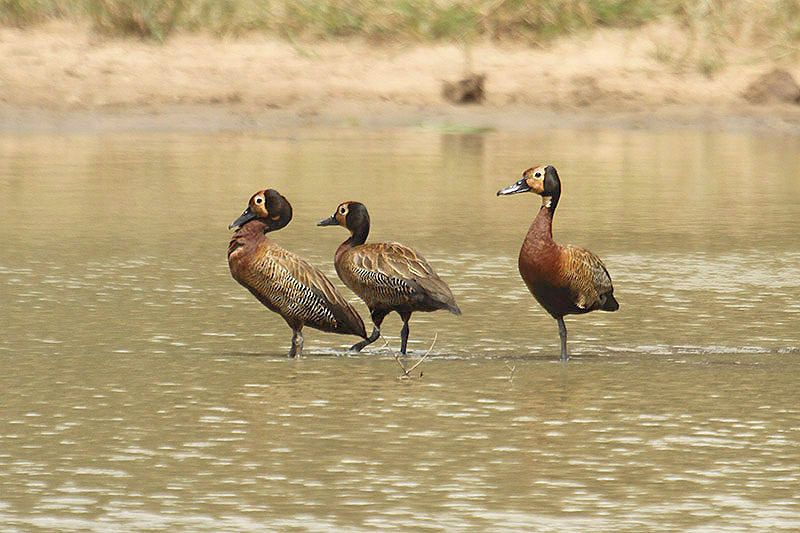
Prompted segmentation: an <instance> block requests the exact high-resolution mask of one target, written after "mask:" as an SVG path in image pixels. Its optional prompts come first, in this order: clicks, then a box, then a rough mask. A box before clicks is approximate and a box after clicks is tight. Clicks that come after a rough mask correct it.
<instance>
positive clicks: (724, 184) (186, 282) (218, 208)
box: [0, 131, 800, 531]
mask: <svg viewBox="0 0 800 533" xmlns="http://www.w3.org/2000/svg"><path fill="white" fill-rule="evenodd" d="M797 142H798V141H797V140H796V139H792V138H778V139H775V138H760V137H748V136H735V135H723V134H705V133H696V132H679V133H658V134H646V133H639V132H608V131H589V132H575V131H551V132H547V135H538V134H523V133H519V132H517V133H514V134H513V135H512V134H506V133H487V134H481V135H439V134H435V133H430V132H426V133H420V132H401V133H397V132H391V133H383V132H344V133H342V132H339V131H337V132H333V133H330V134H329V133H326V132H316V131H301V132H294V135H293V136H287V137H266V136H262V135H248V136H238V135H213V136H212V135H209V136H186V135H180V136H171V135H152V136H135V137H134V136H113V135H112V136H102V137H79V136H74V137H49V136H43V137H3V138H0V219H2V220H3V222H4V228H6V230H5V231H3V232H0V287H2V288H3V290H2V291H0V309H2V318H3V326H2V327H3V329H2V331H3V335H2V337H1V338H0V363H1V364H2V367H3V368H4V370H5V371H4V372H3V373H2V374H1V375H0V386H2V389H0V390H2V391H3V398H4V400H3V416H2V418H0V525H2V529H3V530H9V531H14V530H19V531H28V530H31V529H35V528H39V529H43V530H65V531H87V530H88V531H108V530H130V529H137V530H176V529H177V530H191V531H220V530H225V531H262V530H264V529H265V528H267V529H273V530H292V529H298V530H299V529H302V530H309V529H313V530H330V529H334V528H336V529H343V530H354V531H356V530H357V531H361V530H365V529H368V530H369V529H430V530H465V529H473V530H487V529H500V528H502V529H511V530H514V529H516V530H532V529H536V530H544V531H548V530H597V529H613V530H627V531H641V530H647V529H673V530H681V531H684V530H708V531H711V530H713V531H721V530H737V531H738V530H755V529H769V530H773V531H775V530H787V531H789V530H797V529H798V528H800V512H799V511H798V501H797V495H796V494H795V492H796V491H795V489H794V488H795V487H796V486H797V485H798V482H799V481H800V467H798V465H799V464H800V450H799V449H798V442H800V438H798V437H800V435H798V431H800V415H799V414H798V413H799V411H800V410H799V409H798V407H797V397H796V394H797V392H796V390H797V386H796V379H795V378H794V376H796V375H797V371H798V369H797V366H798V358H797V356H798V353H800V350H799V349H798V333H797V331H798V329H797V317H798V313H800V304H798V302H797V298H796V296H797V294H798V292H799V291H798V289H799V288H800V287H799V286H800V267H799V266H798V265H800V236H798V234H797V232H795V231H794V230H793V228H795V227H797V226H798V225H800V224H799V223H800V212H798V210H797V208H796V205H797V203H798V199H800V183H798V182H797V180H796V179H795V177H796V176H797V175H798V173H800V172H798V171H800V168H798V167H800V161H798V160H797V158H796V157H795V154H796V153H797V148H798V147H797ZM540 163H552V164H554V165H556V166H557V167H558V168H559V171H560V173H561V176H562V181H563V187H564V193H563V196H562V200H561V202H560V204H559V222H558V225H557V227H556V228H555V232H556V235H555V237H556V239H557V240H558V241H559V242H562V243H574V244H577V245H580V246H585V247H587V248H589V249H592V250H593V251H595V252H597V253H598V254H599V255H600V256H601V257H603V259H604V261H605V263H606V264H607V265H608V267H609V269H610V270H611V271H612V272H613V274H614V284H615V289H616V291H615V293H616V294H617V295H618V297H619V300H620V302H621V304H622V308H621V310H620V312H618V313H615V314H614V315H598V316H594V315H587V316H585V317H581V319H580V320H575V321H570V320H569V319H568V320H567V324H568V327H569V328H570V337H571V338H570V348H571V350H572V354H573V356H574V357H575V359H574V360H573V361H571V362H570V363H569V364H568V365H566V366H564V365H561V364H559V363H558V362H557V361H556V360H557V357H558V346H557V333H556V328H555V325H554V324H553V323H552V320H551V319H550V318H549V317H548V316H547V315H545V313H544V312H543V311H541V309H539V308H538V306H537V305H536V303H535V302H534V301H533V299H532V298H531V296H530V295H529V293H528V292H527V289H526V288H525V286H524V284H523V283H522V282H521V280H520V279H519V275H518V273H517V271H516V258H517V253H518V250H519V246H520V244H521V242H522V238H523V237H524V235H525V232H526V230H527V227H528V224H529V223H530V221H531V220H532V219H533V216H534V215H535V212H536V209H538V205H539V202H538V199H537V198H535V197H533V196H532V195H531V196H530V197H526V198H524V200H527V201H524V200H523V199H522V198H521V199H520V200H521V201H519V202H513V204H510V203H507V202H500V201H499V200H497V199H496V198H495V196H494V192H495V191H496V190H497V188H499V186H501V185H503V184H506V183H509V182H511V181H512V180H514V179H516V178H517V177H518V176H519V174H520V172H521V171H522V170H523V169H525V168H527V167H529V166H531V165H533V164H540ZM264 187H274V188H276V189H278V190H279V191H281V192H282V193H283V194H285V195H286V196H287V198H289V200H290V201H291V202H292V204H293V206H294V208H295V218H294V220H293V222H292V223H291V224H290V225H289V226H288V227H287V228H285V229H284V230H282V231H281V232H280V233H276V234H275V235H274V238H275V240H276V242H278V243H279V244H281V245H282V246H284V247H286V248H288V249H290V250H292V251H295V252H297V253H299V254H300V255H303V256H304V257H307V258H308V259H309V260H311V261H312V262H313V263H314V264H316V265H317V266H319V267H320V268H322V269H323V270H324V271H325V272H326V274H328V275H329V277H331V278H332V279H334V280H335V281H336V283H338V279H337V278H336V275H335V272H334V271H333V252H334V250H335V248H336V246H337V245H338V243H339V241H340V240H341V238H340V237H339V235H332V234H330V233H328V232H325V231H324V230H322V229H319V228H317V227H316V226H315V222H316V221H317V220H320V219H321V218H324V217H326V216H328V215H329V214H330V212H331V211H332V209H333V208H334V207H335V206H336V205H337V204H338V203H339V202H341V201H344V200H359V201H362V202H364V203H366V204H367V205H369V206H370V214H371V215H372V218H373V225H374V230H373V233H374V235H373V237H374V239H375V240H381V241H383V240H398V241H401V242H404V243H407V244H409V245H411V246H413V247H416V248H418V249H420V250H424V251H425V255H426V257H427V258H428V259H429V260H430V261H431V263H432V264H433V266H434V268H436V269H437V271H438V272H439V273H440V275H441V276H442V278H443V279H445V280H446V281H447V282H448V283H449V284H450V286H451V288H452V289H453V292H454V293H455V295H456V298H457V299H458V301H459V305H460V306H461V307H462V310H463V311H464V315H463V316H462V317H454V316H450V315H441V316H438V317H430V316H426V315H424V314H420V316H419V318H417V316H416V315H415V325H414V336H413V337H412V339H411V343H410V345H409V348H410V350H411V352H412V354H413V355H412V357H414V356H416V357H418V356H420V355H421V354H423V353H424V352H425V351H426V350H427V349H428V348H429V346H430V343H431V341H432V339H433V337H434V335H438V340H437V342H436V345H435V346H434V347H433V350H432V354H431V356H430V358H429V359H428V360H426V361H425V363H424V364H423V365H422V366H421V367H420V369H422V370H423V372H424V376H423V378H422V379H414V380H404V381H401V380H398V379H396V378H397V376H398V375H399V373H400V369H399V367H398V366H397V364H396V363H395V361H394V360H393V358H392V356H391V355H390V352H389V349H388V348H386V347H380V346H376V347H375V348H369V349H367V351H366V353H364V354H361V355H358V356H351V355H348V354H346V353H345V352H344V351H343V348H345V347H346V345H345V344H344V343H343V341H342V339H341V338H339V337H338V336H335V335H326V334H323V333H319V332H312V331H309V332H308V335H307V336H306V337H307V338H306V352H307V354H308V355H309V357H307V358H306V359H304V360H301V361H290V360H287V359H286V358H285V357H284V356H283V355H284V354H285V353H286V351H287V349H288V345H287V339H286V338H285V334H284V332H285V325H284V324H283V323H282V322H281V319H280V318H279V317H277V316H276V315H273V314H272V313H269V312H267V311H264V310H262V309H259V308H258V306H254V305H252V304H251V302H250V301H249V298H250V296H249V295H248V294H246V293H242V291H241V290H239V288H238V287H237V285H236V283H235V282H234V281H233V280H232V279H231V278H230V275H229V273H228V270H227V265H226V262H225V250H226V246H227V242H228V239H229V237H230V233H229V232H227V231H226V229H225V228H226V226H227V223H228V222H229V221H230V220H231V219H232V218H233V217H235V216H236V215H238V214H239V213H240V211H241V203H242V202H243V201H246V200H247V198H249V196H250V195H251V194H252V193H253V192H254V191H256V190H258V189H261V188H264ZM340 287H341V286H340ZM342 289H343V291H346V289H344V288H342ZM345 294H350V293H349V292H345ZM351 296H352V295H351ZM351 301H353V302H354V305H356V306H357V307H358V306H360V307H358V309H359V310H360V311H361V312H362V314H363V315H364V316H366V312H365V308H364V307H363V305H362V304H361V302H360V301H358V300H357V298H355V297H354V296H352V297H351ZM385 324H386V328H385V330H386V331H387V333H389V335H388V336H387V338H388V340H389V343H390V345H391V346H392V347H394V349H397V346H398V344H399V340H398V339H397V338H396V336H394V335H392V334H391V332H396V331H399V328H400V321H399V319H398V318H397V317H396V316H391V317H389V318H387V321H386V323H385ZM376 344H379V343H376ZM320 356H322V357H320Z"/></svg>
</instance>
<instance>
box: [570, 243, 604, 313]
mask: <svg viewBox="0 0 800 533" xmlns="http://www.w3.org/2000/svg"><path fill="white" fill-rule="evenodd" d="M561 266H562V269H561V272H562V277H563V279H564V281H565V282H566V284H567V287H568V288H569V289H570V291H571V292H572V294H573V296H574V299H575V301H574V303H575V305H576V306H578V308H580V309H586V310H592V309H596V308H598V307H599V306H600V305H601V304H602V303H603V302H604V301H605V300H606V295H609V294H612V293H613V292H614V286H613V285H612V284H611V276H610V275H609V274H608V270H607V269H606V267H605V265H603V262H602V261H601V260H600V258H599V257H597V256H596V255H595V254H593V253H592V252H590V251H589V250H585V249H583V248H579V247H577V246H564V247H563V248H562V250H561Z"/></svg>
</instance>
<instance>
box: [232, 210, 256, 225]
mask: <svg viewBox="0 0 800 533" xmlns="http://www.w3.org/2000/svg"><path fill="white" fill-rule="evenodd" d="M254 218H256V214H255V213H253V211H252V210H251V209H250V208H249V207H248V208H247V209H245V210H244V213H242V216H240V217H239V218H237V219H236V220H234V221H233V222H231V225H230V226H228V229H232V228H236V227H239V226H243V225H245V224H247V223H248V222H250V221H251V220H253V219H254Z"/></svg>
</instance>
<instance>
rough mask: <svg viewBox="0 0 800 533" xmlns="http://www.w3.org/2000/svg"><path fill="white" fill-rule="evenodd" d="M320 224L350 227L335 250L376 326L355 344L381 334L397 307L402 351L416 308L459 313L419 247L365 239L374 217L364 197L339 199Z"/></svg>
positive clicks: (336, 259) (360, 345)
mask: <svg viewBox="0 0 800 533" xmlns="http://www.w3.org/2000/svg"><path fill="white" fill-rule="evenodd" d="M317 225H318V226H343V227H344V228H346V229H347V230H349V231H350V237H349V238H348V239H347V240H345V241H344V242H343V243H342V244H341V245H340V246H339V248H337V250H336V254H335V255H334V266H335V267H336V273H337V274H338V275H339V278H340V279H341V280H342V282H344V284H345V285H347V286H348V287H349V288H350V289H351V290H352V291H353V292H354V293H356V295H358V296H359V297H360V298H361V299H362V300H364V303H365V304H367V307H368V308H369V312H370V316H371V318H372V322H373V324H374V328H373V330H372V333H371V334H370V336H369V337H368V338H366V339H364V340H362V341H360V342H358V343H356V344H354V345H353V346H352V347H351V349H352V350H354V351H361V350H362V349H363V348H364V347H365V346H367V345H369V344H370V343H373V342H375V341H376V340H377V339H378V337H379V336H380V327H381V324H382V323H383V319H384V318H386V315H388V314H389V313H391V312H392V311H395V312H397V313H398V314H399V315H400V318H401V319H402V321H403V328H402V329H401V331H400V353H401V354H404V355H405V353H406V348H407V346H408V335H409V326H408V322H409V320H410V319H411V314H412V313H413V312H415V311H425V312H431V311H437V310H439V309H446V310H448V311H450V312H451V313H453V314H454V315H460V314H461V309H459V307H458V305H457V304H456V300H455V297H454V296H453V293H452V291H451V290H450V287H448V286H447V283H445V282H444V281H442V279H441V278H439V276H438V275H437V274H436V272H435V271H434V270H433V267H431V265H430V264H429V263H428V261H426V260H425V258H424V257H422V255H420V254H419V253H418V252H417V251H415V250H413V249H411V248H409V247H407V246H404V245H402V244H399V243H396V242H381V243H369V244H367V243H366V240H367V235H369V229H370V219H369V212H368V211H367V208H366V207H365V206H364V204H362V203H361V202H344V203H341V204H339V206H338V207H337V208H336V211H334V213H333V215H331V216H330V217H328V218H326V219H324V220H321V221H319V222H318V223H317Z"/></svg>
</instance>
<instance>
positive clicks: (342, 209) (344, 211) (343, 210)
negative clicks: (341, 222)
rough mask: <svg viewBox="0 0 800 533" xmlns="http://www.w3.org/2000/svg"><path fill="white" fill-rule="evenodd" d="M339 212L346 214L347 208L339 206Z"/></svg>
mask: <svg viewBox="0 0 800 533" xmlns="http://www.w3.org/2000/svg"><path fill="white" fill-rule="evenodd" d="M339 212H340V213H341V214H343V215H344V214H345V213H347V208H346V207H344V206H342V207H340V208H339Z"/></svg>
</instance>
